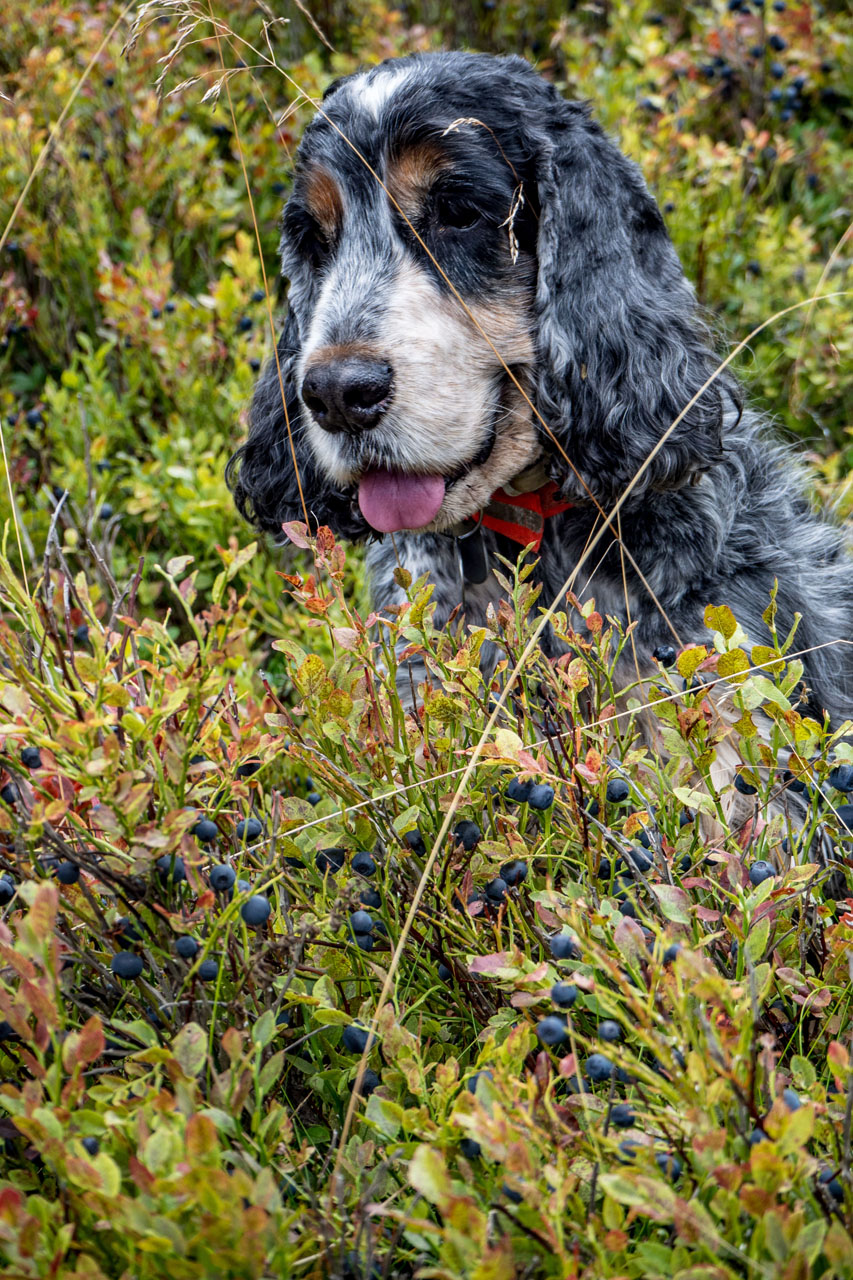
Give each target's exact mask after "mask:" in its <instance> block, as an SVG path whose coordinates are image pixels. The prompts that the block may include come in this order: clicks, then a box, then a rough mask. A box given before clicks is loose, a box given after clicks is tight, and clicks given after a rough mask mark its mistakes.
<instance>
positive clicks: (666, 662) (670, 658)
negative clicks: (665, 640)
mask: <svg viewBox="0 0 853 1280" xmlns="http://www.w3.org/2000/svg"><path fill="white" fill-rule="evenodd" d="M652 657H653V658H654V659H655V661H656V662H659V663H660V665H661V666H662V667H671V666H672V664H673V663H674V662H675V659H676V652H675V649H674V648H673V647H672V645H671V644H659V645H658V647H657V648H656V649H655V651H654V653H653V654H652Z"/></svg>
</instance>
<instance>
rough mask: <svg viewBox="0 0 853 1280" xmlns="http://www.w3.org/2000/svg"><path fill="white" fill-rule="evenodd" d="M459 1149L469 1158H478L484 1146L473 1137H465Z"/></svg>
mask: <svg viewBox="0 0 853 1280" xmlns="http://www.w3.org/2000/svg"><path fill="white" fill-rule="evenodd" d="M459 1150H460V1151H461V1152H462V1154H463V1156H465V1158H466V1159H467V1160H478V1159H479V1158H480V1152H481V1151H482V1147H481V1146H480V1144H479V1142H475V1141H474V1139H473V1138H463V1139H462V1141H461V1142H460V1143H459Z"/></svg>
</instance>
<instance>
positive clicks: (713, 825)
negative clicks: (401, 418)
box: [0, 0, 853, 1280]
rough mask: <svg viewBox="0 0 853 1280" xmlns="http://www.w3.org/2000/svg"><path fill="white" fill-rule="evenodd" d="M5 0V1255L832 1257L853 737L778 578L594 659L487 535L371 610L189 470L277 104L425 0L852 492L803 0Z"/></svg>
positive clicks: (847, 73)
mask: <svg viewBox="0 0 853 1280" xmlns="http://www.w3.org/2000/svg"><path fill="white" fill-rule="evenodd" d="M277 13H278V11H277ZM0 17H2V22H0V94H2V97H0V175H2V182H0V410H2V442H3V468H4V476H3V479H2V485H0V507H2V518H3V520H4V522H5V523H4V534H3V539H2V546H0V769H2V772H0V1140H2V1147H0V1262H1V1263H2V1273H3V1275H4V1276H9V1277H10V1278H12V1277H14V1278H15V1280H18V1278H23V1277H47V1276H51V1277H60V1278H62V1280H64V1278H66V1277H68V1278H69V1280H70V1278H71V1277H75V1278H77V1280H82V1278H84V1277H85V1278H86V1280H104V1278H112V1277H118V1278H121V1280H131V1277H133V1278H134V1280H159V1278H160V1277H162V1275H163V1274H164V1273H166V1271H168V1274H169V1275H171V1276H174V1277H175V1278H176V1280H181V1278H182V1277H196V1276H210V1277H217V1278H221V1277H222V1278H224V1277H235V1280H236V1278H237V1277H240V1278H243V1277H258V1278H259V1280H260V1278H264V1280H265V1278H267V1277H270V1278H272V1277H281V1276H297V1277H303V1276H304V1277H306V1278H308V1280H314V1278H315V1277H317V1278H319V1277H335V1278H338V1280H361V1278H362V1277H364V1278H367V1277H370V1278H371V1280H373V1278H374V1277H376V1278H378V1277H384V1278H386V1280H387V1278H390V1277H407V1276H411V1277H415V1276H421V1277H430V1276H432V1277H448V1278H451V1280H453V1278H455V1277H464V1278H465V1280H468V1278H470V1280H513V1277H539V1276H541V1277H555V1278H557V1277H559V1278H560V1280H568V1278H569V1277H572V1278H574V1280H581V1277H583V1278H584V1280H593V1278H594V1277H612V1278H613V1280H616V1278H620V1280H621V1278H622V1277H635V1278H637V1280H640V1278H647V1277H673V1276H675V1277H679V1278H680V1280H728V1278H729V1277H741V1276H744V1277H758V1276H760V1277H778V1278H779V1280H805V1278H806V1277H810V1276H817V1277H826V1278H827V1280H830V1278H831V1277H839V1278H841V1277H848V1276H851V1275H853V1176H851V1121H850V1117H851V1112H853V1025H851V1016H850V1003H851V994H850V993H851V968H850V964H851V954H853V889H851V886H850V883H849V866H850V858H851V854H850V836H849V829H851V828H853V803H851V801H853V746H851V742H850V733H849V730H848V733H846V734H845V732H844V729H843V726H837V727H834V729H833V731H832V732H830V730H829V729H828V728H827V727H826V726H825V725H821V724H818V723H817V722H816V721H814V720H812V719H809V718H808V717H807V716H806V715H804V714H803V710H802V706H801V705H800V704H799V702H798V694H799V684H800V678H801V675H802V667H801V664H800V662H799V658H798V651H797V637H796V633H794V634H792V635H789V636H783V635H781V634H779V633H777V631H776V629H775V612H774V603H773V600H772V599H770V600H768V607H767V613H766V615H765V616H766V622H767V635H766V637H765V642H764V644H761V645H757V646H755V647H753V648H752V649H748V648H746V647H745V646H746V640H745V637H744V636H743V633H742V632H741V631H740V629H739V627H738V625H737V620H736V618H734V617H733V616H732V614H731V612H730V611H729V609H728V608H727V607H726V604H725V602H724V601H709V602H708V605H709V608H708V612H707V615H706V621H707V624H708V627H709V630H710V634H711V635H712V636H713V644H711V643H709V645H708V647H707V648H703V647H695V646H694V647H690V648H688V649H685V650H681V651H677V650H676V649H675V648H674V647H670V646H664V647H662V648H661V649H660V650H658V651H657V652H656V654H655V660H656V663H657V668H658V675H657V677H656V679H655V682H654V686H653V688H652V689H651V690H649V689H645V690H643V689H640V688H639V687H637V688H634V689H629V690H628V691H627V693H625V692H624V691H621V690H620V689H619V688H618V687H617V686H616V684H615V681H614V675H613V672H614V665H615V663H616V661H617V659H618V657H619V655H620V654H621V653H622V652H623V651H625V652H627V653H630V652H631V645H632V637H631V635H630V634H628V635H624V634H621V633H620V631H619V629H618V627H617V626H616V625H615V624H614V623H613V622H612V621H611V620H610V619H608V618H605V617H602V616H601V614H600V613H599V612H598V611H597V610H596V608H595V602H594V601H593V600H590V599H586V598H577V599H574V600H573V604H574V606H575V608H574V610H573V612H572V613H571V614H570V615H567V614H565V613H563V614H561V613H557V614H555V615H554V616H553V617H552V625H553V626H554V628H555V629H556V631H557V632H558V633H559V634H560V635H561V636H562V637H563V638H564V640H565V642H566V645H567V648H568V650H569V652H568V653H567V655H566V657H565V658H562V659H560V660H559V661H558V662H557V663H555V664H552V663H549V662H547V661H546V660H545V659H544V658H543V657H542V655H541V653H540V652H539V651H538V649H537V647H536V644H535V630H536V627H537V626H538V625H539V620H540V617H541V610H542V609H544V608H545V607H547V606H548V605H550V601H546V600H537V598H536V588H535V587H534V586H533V585H532V582H531V578H530V567H531V566H530V564H529V562H527V561H525V560H523V559H522V561H520V562H519V564H518V565H515V566H509V565H508V566H507V568H506V581H505V586H506V592H507V601H508V603H507V604H506V605H505V606H504V607H502V608H501V610H500V612H499V613H498V614H497V615H496V616H494V617H493V618H491V619H490V621H489V623H488V626H487V627H486V628H483V629H480V630H474V631H466V630H465V629H464V628H460V629H459V630H458V631H457V632H455V633H454V632H453V631H452V630H448V629H443V630H441V631H437V630H435V629H434V627H433V625H432V605H431V601H430V588H429V585H428V584H427V583H426V582H425V581H415V582H411V581H408V580H405V578H403V579H401V586H403V588H404V589H405V590H406V593H407V603H406V604H405V605H404V606H403V608H402V609H401V610H400V612H399V615H398V616H397V617H395V618H392V619H390V620H388V619H386V620H385V621H379V620H377V619H375V618H372V617H371V616H370V615H369V612H368V606H367V603H366V599H365V591H364V583H363V576H364V575H363V570H362V566H361V560H360V553H359V552H358V551H355V550H350V549H346V548H344V547H343V546H341V545H340V544H336V542H335V540H334V538H333V537H332V536H331V534H330V533H329V532H328V530H322V529H321V530H320V531H319V532H318V533H317V535H316V536H315V537H312V536H309V534H308V531H307V530H306V529H305V527H304V526H302V525H299V524H295V525H293V526H291V527H290V528H289V529H288V531H287V532H288V535H289V542H288V545H287V547H286V548H285V549H283V550H281V551H278V552H273V551H271V550H269V549H268V548H265V547H263V546H259V545H257V544H256V543H255V542H253V541H252V540H251V538H250V536H249V535H248V533H247V531H246V529H245V528H242V527H240V525H239V523H238V521H237V519H236V517H235V514H234V512H233V509H232V506H231V503H230V498H229V496H228V493H227V490H226V487H225V483H224V478H223V472H224V465H225V461H226V459H227V457H228V455H229V453H230V451H231V450H232V448H233V446H234V445H235V444H236V443H237V441H239V439H240V438H241V436H242V434H243V433H244V431H245V414H246V407H247V403H248V399H249V396H250V393H251V388H252V384H253V381H254V378H255V375H256V373H257V371H258V369H259V367H260V364H261V362H262V361H263V359H264V358H265V355H266V354H267V352H268V351H269V350H270V346H271V341H272V336H271V325H274V324H275V323H276V322H277V321H278V319H279V317H280V311H281V307H280V302H281V293H280V286H279V283H278V281H277V278H276V263H275V248H276V240H277V233H276V227H275V223H276V219H277V216H278V213H279V211H280V207H281V204H282V201H283V199H284V198H285V196H286V193H287V189H288V181H289V177H288V174H289V159H290V158H291V157H292V154H293V149H294V147H295V146H296V144H297V143H298V139H299V135H300V131H301V129H302V127H303V126H304V124H305V122H306V121H307V119H309V118H310V115H311V113H312V110H313V108H312V106H311V101H312V100H316V99H317V98H318V97H319V96H320V95H321V94H322V91H323V88H324V86H325V85H326V84H327V83H328V82H329V81H330V80H331V79H332V78H334V77H335V76H336V75H339V74H341V73H344V72H346V71H349V70H352V69H354V68H356V67H357V66H358V65H360V64H366V63H372V62H376V61H378V60H380V59H381V58H383V57H386V56H389V55H391V54H395V53H401V52H405V51H408V50H411V49H416V48H421V49H428V48H438V47H441V46H442V45H445V44H463V43H464V44H470V45H473V46H476V47H480V48H483V49H487V50H492V51H499V52H500V51H512V52H516V51H517V52H522V53H525V54H527V55H528V56H530V57H532V58H534V59H535V60H536V61H537V63H538V64H539V66H540V67H541V69H542V70H543V72H544V73H545V74H547V75H549V76H550V77H551V78H552V79H554V80H555V81H556V82H557V83H558V84H560V85H561V87H563V89H564V91H565V92H567V93H569V94H572V95H576V96H580V97H589V98H590V99H592V100H593V101H594V103H595V104H596V108H597V110H598V112H599V114H600V115H601V117H602V118H603V119H604V121H605V123H606V124H607V126H608V128H609V129H611V130H612V131H613V132H614V133H615V134H616V135H617V136H618V137H619V139H620V141H621V143H622V145H623V147H624V148H625V149H626V150H627V151H629V152H630V153H631V154H633V155H634V156H635V157H636V158H637V159H638V160H639V162H640V163H641V164H642V165H643V168H644V170H645V173H646V176H647V178H648V180H649V182H650V184H651V186H652V187H653V189H654V190H655V192H656V194H657V196H658V198H659V200H660V203H661V205H662V207H663V209H664V211H665V216H666V217H667V220H668V223H669V226H670V228H671V231H672V234H673V237H674V239H675V241H676V244H677V246H678V249H679V252H680V253H681V255H682V258H683V260H684V263H685V266H686V268H687V270H688V272H689V273H690V274H691V276H692V277H693V278H694V279H695V280H696V282H697V286H698V289H699V292H700V296H701V298H702V300H703V302H704V304H705V305H706V306H707V308H708V309H709V311H710V312H711V313H712V314H714V315H716V317H717V318H718V328H719V331H720V334H721V343H723V344H724V343H725V342H731V341H733V340H735V339H736V340H740V339H742V338H744V337H745V336H746V335H747V334H748V333H750V332H751V331H752V330H755V329H758V328H759V326H761V325H764V326H765V327H764V328H762V329H761V331H760V332H759V333H757V334H756V336H755V337H754V338H753V340H752V341H751V343H750V346H749V358H748V360H741V361H740V363H739V366H738V367H739V372H740V373H741V375H742V376H743V377H744V378H746V379H747V381H748V383H749V387H750V394H751V395H752V396H753V397H754V398H755V399H756V400H757V401H758V402H759V403H762V404H763V405H764V406H765V407H767V408H768V409H770V410H771V411H772V412H773V413H775V414H776V416H777V418H778V420H779V424H780V428H784V429H787V430H788V431H790V432H796V433H798V434H799V435H800V436H801V437H802V439H803V441H804V442H805V443H806V444H807V445H808V446H809V447H810V449H811V451H812V453H813V456H814V460H815V462H816V463H817V465H818V477H819V479H818V486H819V488H820V489H821V490H822V492H823V494H824V496H826V497H832V498H834V499H835V500H836V501H837V502H838V504H839V506H840V507H841V509H842V510H846V509H847V508H849V506H850V504H851V499H850V497H849V494H850V486H849V484H848V480H849V474H850V469H851V466H853V446H851V443H850V440H851V437H850V427H851V425H853V424H851V416H850V402H849V371H850V354H851V338H850V334H851V331H853V325H851V321H853V300H851V296H850V294H849V292H848V290H849V267H850V262H851V240H850V237H849V233H848V227H849V225H850V219H851V210H850V202H849V191H850V189H851V182H850V179H851V154H853V153H851V149H850V145H849V143H850V126H851V117H853V103H851V85H853V54H851V50H852V49H853V22H851V20H850V16H849V13H847V12H846V11H845V10H844V9H843V8H842V7H841V6H833V5H827V6H819V5H794V4H785V3H782V2H781V0H777V3H764V4H756V3H755V0H751V2H750V3H747V2H746V0H744V2H743V3H735V2H734V0H728V3H725V4H720V3H717V2H715V3H712V4H707V5H704V6H701V7H699V6H696V7H693V8H689V9H685V8H684V7H680V6H675V5H668V4H667V5H664V6H663V7H661V8H659V9H654V8H653V7H652V6H650V5H648V4H646V3H620V2H619V0H617V2H616V3H612V4H607V5H605V4H597V3H595V4H590V5H584V6H578V7H570V8H568V10H567V8H566V6H565V5H561V4H559V5H558V4H556V3H551V2H550V0H548V2H546V3H543V4H537V5H531V4H527V3H522V2H518V3H516V2H515V0H513V2H512V3H481V4H476V5H472V6H469V7H467V8H464V9H463V8H462V7H461V6H455V5H454V6H451V5H447V4H444V3H438V2H436V3H427V2H426V0H425V2H424V3H423V4H418V3H412V4H409V5H405V6H401V7H400V8H399V9H395V10H389V9H386V8H385V7H384V5H383V4H381V3H370V4H361V5H356V4H346V5H345V4H343V3H340V0H324V3H322V4H320V5H317V6H312V7H310V8H309V6H305V5H302V4H296V3H295V4H294V5H293V6H287V7H284V6H282V8H281V12H280V13H278V16H276V17H273V14H272V13H271V12H270V11H268V10H267V8H266V6H256V5H254V4H250V3H244V2H243V0H232V2H231V3H229V4H228V5H222V4H213V5H211V6H208V5H207V4H206V3H205V4H197V3H196V2H195V0H164V2H163V3H157V4H148V5H138V6H133V5H131V6H129V7H127V8H125V9H122V7H121V6H119V5H115V4H111V3H103V4H101V3H97V4H96V3H94V2H92V0H80V2H79V3H76V4H74V5H68V4H66V3H60V2H59V0H52V2H51V0H46V2H44V3H34V4H31V5H29V6H21V5H20V4H16V3H14V2H11V3H10V0H0ZM823 294H827V295H831V296H830V297H827V298H824V299H823V300H822V301H821V300H819V301H816V302H814V303H809V299H810V298H812V297H815V296H820V295H823ZM792 308H793V309H792ZM777 313H783V314H781V315H778V314H777ZM722 335H726V337H725V338H723V337H722ZM845 377H846V379H847V381H846V382H845ZM845 395H847V397H848V399H845ZM487 641H496V642H497V643H498V645H499V647H500V652H501V653H502V654H504V655H505V656H504V658H503V659H502V663H501V666H500V668H499V671H498V679H497V680H496V682H494V683H493V684H487V683H486V682H484V680H483V678H482V676H481V673H480V669H479V653H480V650H481V647H482V645H483V644H484V643H486V642H487ZM404 652H407V653H408V654H409V656H411V655H413V654H415V653H418V654H420V655H421V656H422V657H423V659H424V661H425V663H426V665H427V668H428V670H429V671H430V674H431V677H432V688H431V689H427V690H426V692H425V696H424V702H423V710H422V713H420V714H418V715H413V714H411V713H409V712H407V711H406V710H405V708H404V707H403V706H401V704H400V701H399V699H398V698H397V696H396V694H395V692H394V690H395V674H396V670H397V666H398V663H399V662H400V660H401V655H403V654H404ZM697 677H701V679H699V678H697ZM723 677H725V678H726V679H727V680H728V681H729V682H730V683H731V685H732V686H733V689H734V695H733V696H734V700H735V704H736V707H737V711H738V716H739V718H738V719H737V721H736V724H735V726H734V729H731V728H725V727H724V726H722V725H721V724H720V722H719V720H718V719H717V718H716V717H715V715H714V712H713V708H712V706H711V704H710V702H709V700H708V696H707V694H708V685H709V682H710V683H713V681H715V680H717V679H721V678H723ZM649 697H651V706H647V705H645V703H646V702H647V701H648V699H649ZM641 724H642V725H644V726H645V733H643V734H641V731H640V728H641ZM649 726H652V728H653V731H654V734H653V736H654V738H655V740H656V741H657V742H658V743H659V744H660V746H661V748H662V750H660V751H652V750H650V748H649V746H648V745H647V743H648V742H649V741H650V740H651V735H650V734H649ZM724 737H725V738H726V742H727V745H728V741H729V740H730V739H731V738H732V737H734V739H735V741H736V745H737V749H738V752H739V754H740V757H741V760H742V761H743V763H742V766H741V768H740V771H739V772H738V774H737V777H736V778H735V780H734V781H733V782H727V783H726V784H725V789H724V790H723V791H722V792H721V791H720V790H718V788H717V785H716V783H715V780H714V779H715V776H716V775H715V774H714V773H713V771H712V766H713V764H714V761H715V758H716V753H717V751H718V749H720V747H721V745H722V744H723V740H724ZM782 753H784V754H785V756H786V758H787V763H788V768H787V770H786V771H785V772H780V771H779V769H778V767H777V763H776V762H777V758H778V757H779V756H780V755H781V754H782ZM782 788H790V789H792V790H793V791H796V792H798V793H799V794H800V796H801V797H802V800H803V803H804V805H805V806H806V807H807V810H808V819H807V821H806V824H805V826H804V827H803V829H802V830H801V831H796V832H795V831H793V830H789V829H787V827H786V825H785V823H784V821H783V819H782V818H781V817H780V816H776V817H769V812H770V811H769V810H768V808H767V805H768V802H769V801H770V800H772V799H773V797H774V796H776V795H777V794H778V793H779V791H780V789H782ZM733 791H736V792H737V793H738V803H739V805H740V806H741V808H740V810H739V812H741V813H742V812H743V806H744V805H746V806H747V811H748V815H749V816H748V817H747V820H746V821H745V822H743V821H741V822H740V823H739V825H737V826H733V825H732V824H731V823H729V822H728V821H727V817H726V815H727V813H729V812H730V809H731V805H730V801H731V798H732V792H733Z"/></svg>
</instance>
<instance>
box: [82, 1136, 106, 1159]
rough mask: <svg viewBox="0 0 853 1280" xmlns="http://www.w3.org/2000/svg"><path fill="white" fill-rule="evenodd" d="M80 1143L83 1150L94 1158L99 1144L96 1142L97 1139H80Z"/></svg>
mask: <svg viewBox="0 0 853 1280" xmlns="http://www.w3.org/2000/svg"><path fill="white" fill-rule="evenodd" d="M80 1142H81V1144H82V1147H83V1150H84V1151H85V1152H87V1153H88V1154H89V1155H90V1156H96V1155H97V1154H98V1151H99V1150H100V1145H101V1144H100V1143H99V1142H98V1139H97V1138H81V1139H80Z"/></svg>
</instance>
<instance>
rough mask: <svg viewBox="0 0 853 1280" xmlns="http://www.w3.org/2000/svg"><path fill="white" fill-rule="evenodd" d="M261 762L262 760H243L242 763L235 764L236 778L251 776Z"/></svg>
mask: <svg viewBox="0 0 853 1280" xmlns="http://www.w3.org/2000/svg"><path fill="white" fill-rule="evenodd" d="M262 764H263V761H262V760H244V761H243V763H242V764H238V765H237V777H238V778H251V777H252V775H253V774H255V773H257V772H258V770H259V769H260V767H261V765H262Z"/></svg>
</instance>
